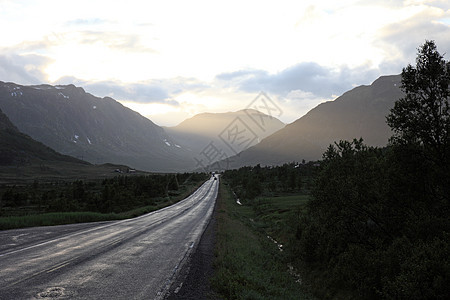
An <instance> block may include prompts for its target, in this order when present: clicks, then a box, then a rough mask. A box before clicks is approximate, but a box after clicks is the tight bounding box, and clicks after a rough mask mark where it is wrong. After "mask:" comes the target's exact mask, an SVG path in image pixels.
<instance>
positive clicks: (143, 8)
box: [0, 0, 450, 125]
mask: <svg viewBox="0 0 450 300" xmlns="http://www.w3.org/2000/svg"><path fill="white" fill-rule="evenodd" d="M0 28H2V30H1V32H2V33H1V39H0V80H1V81H10V82H15V83H19V84H40V83H49V84H69V83H73V84H75V85H77V86H82V87H84V89H85V90H86V91H87V92H90V93H92V94H94V95H96V96H100V97H104V96H110V97H113V98H114V99H116V100H118V101H120V102H122V103H123V104H124V105H126V106H128V107H130V108H132V109H134V110H136V111H138V112H139V113H141V114H142V115H145V116H147V117H148V118H150V119H151V120H153V121H154V122H156V123H157V124H159V125H176V124H178V123H179V122H181V121H182V120H184V119H185V118H187V117H190V116H192V115H194V114H197V113H201V112H225V111H236V110H240V109H244V108H246V107H247V105H248V104H250V103H251V102H252V101H253V99H255V97H256V96H257V95H258V93H259V92H260V91H264V92H265V93H266V94H267V95H268V96H269V97H270V98H271V99H272V100H273V101H274V102H276V103H277V104H278V106H279V107H280V108H281V111H282V114H281V116H280V119H281V120H282V121H284V122H286V123H290V122H292V121H294V120H296V119H298V118H299V117H301V116H302V115H303V114H305V113H306V112H307V111H308V110H309V109H311V108H313V107H315V106H316V105H317V104H319V103H320V102H323V101H328V100H332V99H334V98H336V97H337V96H339V95H341V94H342V93H343V92H345V91H347V90H349V89H351V88H353V87H354V86H357V85H361V84H371V83H372V82H373V81H374V80H375V79H376V78H378V77H379V76H381V75H392V74H399V73H400V72H401V70H402V68H403V67H405V66H406V65H407V64H408V63H411V64H414V62H415V57H416V53H417V48H418V47H419V46H420V45H421V44H423V43H424V41H425V40H434V41H435V42H436V44H437V46H438V50H439V51H440V53H441V54H445V53H450V1H448V0H441V1H439V0H437V1H432V0H428V1H427V0H406V1H397V0H392V1H389V0H384V1H373V0H370V1H369V0H367V1H365V0H360V1H356V0H355V1H352V0H340V1H336V0H325V1H321V0H311V1H308V0H302V1H298V0H297V1H282V0H281V1H280V0H277V1H245V0H239V1H230V0H228V1H220V2H219V1H192V0H190V1H167V0H166V1H134V0H128V1H110V0H109V1H97V0H89V1H84V0H77V1H68V0H67V1H61V0H59V1H50V0H49V1H46V0H41V1H26V0H22V1H21V0H14V1H8V0H6V1H5V0H0ZM445 59H447V60H449V55H447V54H446V55H445Z"/></svg>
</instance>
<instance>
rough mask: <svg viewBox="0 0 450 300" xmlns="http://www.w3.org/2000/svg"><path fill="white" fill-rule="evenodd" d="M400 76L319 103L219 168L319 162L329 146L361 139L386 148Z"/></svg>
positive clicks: (375, 82)
mask: <svg viewBox="0 0 450 300" xmlns="http://www.w3.org/2000/svg"><path fill="white" fill-rule="evenodd" d="M400 84H401V77H400V75H389V76H381V77H379V78H378V79H377V80H375V81H374V82H373V83H372V84H371V85H362V86H358V87H355V88H353V89H352V90H349V91H347V92H345V93H344V94H342V95H341V96H339V97H338V98H336V99H335V100H334V101H328V102H324V103H321V104H319V105H318V106H316V107H315V108H313V109H312V110H310V111H309V112H308V113H307V114H305V115H304V116H303V117H301V118H299V119H297V120H296V121H294V122H292V123H290V124H288V125H286V127H285V128H283V129H281V130H279V131H278V132H276V133H274V134H272V135H270V136H269V137H267V138H265V139H263V140H262V141H261V142H260V143H259V144H257V145H255V146H253V147H250V148H248V149H246V150H244V151H242V152H240V153H239V154H238V155H235V156H232V157H229V158H228V159H227V160H225V161H223V162H222V163H221V164H220V165H221V166H228V168H238V167H242V166H246V165H256V164H261V165H279V164H282V163H287V162H292V161H297V162H298V161H302V160H303V159H304V160H307V161H313V160H319V159H321V157H322V154H323V152H324V151H325V150H326V148H327V147H328V145H330V144H332V143H334V142H335V141H339V140H352V139H353V138H360V137H362V138H363V139H364V141H365V143H366V144H368V145H371V146H385V145H386V144H387V142H388V139H389V137H390V136H391V130H390V128H389V127H388V126H387V124H386V120H385V116H386V115H387V114H388V113H389V109H390V108H392V107H393V105H394V103H395V101H396V100H398V99H399V98H400V97H402V96H403V93H402V91H401V90H400V88H399V87H400Z"/></svg>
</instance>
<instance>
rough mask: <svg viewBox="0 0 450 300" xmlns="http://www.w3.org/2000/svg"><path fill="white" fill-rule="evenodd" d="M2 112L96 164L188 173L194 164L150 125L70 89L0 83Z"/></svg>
mask: <svg viewBox="0 0 450 300" xmlns="http://www.w3.org/2000/svg"><path fill="white" fill-rule="evenodd" d="M0 109H2V110H3V112H4V113H5V114H6V115H7V116H8V118H9V119H10V120H11V122H12V123H13V124H14V125H15V126H16V127H17V128H18V129H19V130H20V131H21V132H23V133H25V134H27V135H29V136H30V137H32V138H33V139H35V140H37V141H40V142H42V143H44V144H45V145H47V146H49V147H51V148H53V149H55V150H56V151H58V152H61V153H63V154H67V155H71V156H74V157H77V158H80V159H83V160H86V161H89V162H91V163H94V164H101V163H116V164H126V165H129V166H131V167H133V168H137V169H141V170H149V171H160V172H166V171H181V170H187V169H189V168H191V167H192V164H193V163H192V162H191V161H190V160H187V159H186V157H187V156H188V151H187V150H184V149H182V148H181V147H179V146H178V144H177V143H176V142H175V141H173V140H172V139H171V138H170V137H169V136H168V135H167V134H166V132H165V131H164V129H162V128H161V127H159V126H157V125H156V124H154V123H153V122H152V121H150V120H148V119H147V118H145V117H143V116H141V115H140V114H138V113H136V112H134V111H132V110H130V109H128V108H126V107H124V106H123V105H122V104H120V103H119V102H117V101H115V100H114V99H112V98H109V97H105V98H99V97H95V96H93V95H91V94H89V93H86V92H85V91H84V90H83V89H82V88H80V87H75V86H74V85H64V86H51V85H39V86H21V85H17V84H14V83H4V82H0Z"/></svg>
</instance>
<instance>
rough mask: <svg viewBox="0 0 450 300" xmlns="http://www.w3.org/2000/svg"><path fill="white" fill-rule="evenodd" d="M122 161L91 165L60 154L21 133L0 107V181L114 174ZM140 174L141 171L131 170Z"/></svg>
mask: <svg viewBox="0 0 450 300" xmlns="http://www.w3.org/2000/svg"><path fill="white" fill-rule="evenodd" d="M128 169H129V168H128V167H127V166H122V165H113V164H103V165H92V164H90V163H88V162H86V161H82V160H80V159H77V158H74V157H71V156H68V155H63V154H60V153H58V152H56V151H55V150H53V149H51V148H49V147H47V146H45V145H44V144H42V143H40V142H38V141H35V140H33V139H32V138H31V137H30V136H28V135H26V134H23V133H21V132H20V131H19V130H18V129H17V127H16V126H14V125H13V124H12V122H11V121H10V120H9V119H8V117H7V116H6V115H5V114H4V113H3V112H2V111H1V110H0V184H4V183H9V184H11V183H13V184H18V183H19V184H20V183H27V182H28V183H29V182H33V181H34V180H39V181H41V180H43V181H53V180H61V179H72V180H73V179H89V178H95V179H98V178H105V177H110V176H114V175H116V174H117V173H116V172H117V170H122V171H127V170H128ZM134 174H143V172H140V171H138V172H136V171H135V172H134Z"/></svg>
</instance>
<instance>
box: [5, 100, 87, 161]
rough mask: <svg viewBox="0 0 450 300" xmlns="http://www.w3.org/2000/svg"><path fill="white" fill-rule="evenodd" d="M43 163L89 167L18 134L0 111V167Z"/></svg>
mask: <svg viewBox="0 0 450 300" xmlns="http://www.w3.org/2000/svg"><path fill="white" fill-rule="evenodd" d="M43 161H53V162H66V163H74V164H83V165H89V163H87V162H85V161H82V160H79V159H76V158H73V157H70V156H67V155H62V154H60V153H58V152H56V151H55V150H53V149H51V148H49V147H47V146H45V145H44V144H42V143H40V142H37V141H35V140H33V139H32V138H31V137H29V136H28V135H25V134H23V133H21V132H19V130H18V129H17V128H16V127H15V126H14V125H13V124H12V123H11V121H10V120H9V119H8V117H7V116H6V115H5V114H4V113H3V112H2V111H1V109H0V166H14V165H16V166H17V165H19V166H20V165H28V164H32V163H40V162H43Z"/></svg>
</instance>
